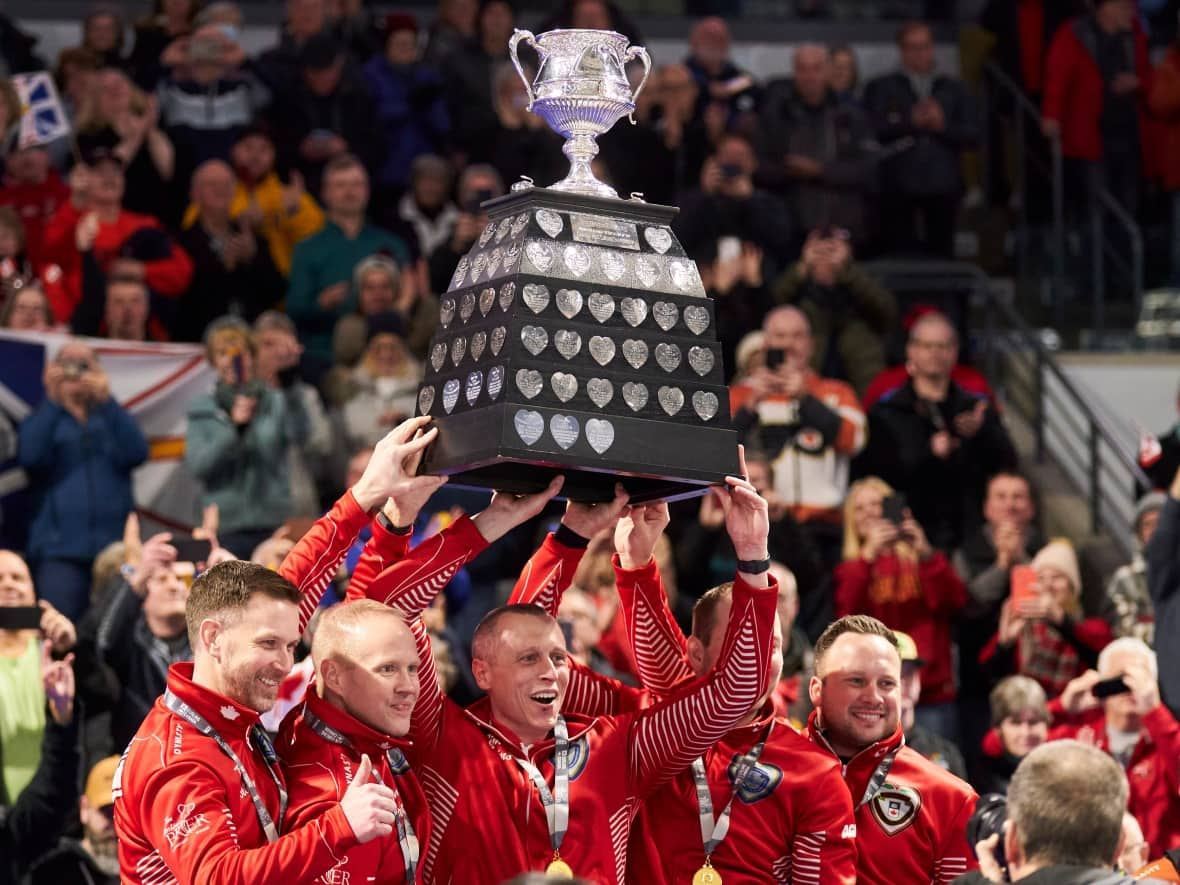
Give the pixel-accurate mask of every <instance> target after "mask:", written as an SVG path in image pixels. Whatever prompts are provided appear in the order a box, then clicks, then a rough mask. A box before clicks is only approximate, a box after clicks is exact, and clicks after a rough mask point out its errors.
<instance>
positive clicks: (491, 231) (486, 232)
mask: <svg viewBox="0 0 1180 885" xmlns="http://www.w3.org/2000/svg"><path fill="white" fill-rule="evenodd" d="M495 234H496V222H494V221H493V222H492V223H491V224H489V225H488V226H487V227H485V228H484V229H483V233H481V234H480V235H479V244H480V245H481V246H486V245H487V244H488V241H489V240H490V239H491V238H492V237H493V236H495Z"/></svg>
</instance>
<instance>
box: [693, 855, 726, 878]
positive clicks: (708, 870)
mask: <svg viewBox="0 0 1180 885" xmlns="http://www.w3.org/2000/svg"><path fill="white" fill-rule="evenodd" d="M692 885H721V874H720V873H719V872H717V871H716V870H715V869H713V864H712V863H710V862H709V860H708V859H707V858H706V859H705V865H704V866H703V867H701V868H700V869H699V870H697V871H696V872H695V873H693V874H692Z"/></svg>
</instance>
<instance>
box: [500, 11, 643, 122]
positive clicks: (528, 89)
mask: <svg viewBox="0 0 1180 885" xmlns="http://www.w3.org/2000/svg"><path fill="white" fill-rule="evenodd" d="M521 40H524V41H525V42H526V43H528V44H529V46H531V47H533V49H535V50H537V54H538V55H540V56H541V57H542V60H544V56H545V51H544V50H543V49H542V48H541V47H540V46H538V45H537V38H536V37H534V36H533V32H532V31H526V30H524V29H523V28H516V29H515V30H514V31H513V32H512V36H511V37H510V38H509V39H508V57H509V58H511V59H512V66H513V67H514V68H516V73H518V74H519V75H520V80H521V82H522V83H524V91H525V93H526V94H527V95H528V97H529V103H528V106H527V107H526V108H525V110H526V111H531V110H532V109H533V102H535V101H536V100H537V96H536V95H534V94H533V84H532V83H530V82H529V78H528V77H526V76H525V75H524V68H522V67H521V66H520V59H519V58H518V57H517V55H516V45H517V44H518V43H519V42H520V41H521ZM644 79H645V80H646V79H647V78H646V77H644Z"/></svg>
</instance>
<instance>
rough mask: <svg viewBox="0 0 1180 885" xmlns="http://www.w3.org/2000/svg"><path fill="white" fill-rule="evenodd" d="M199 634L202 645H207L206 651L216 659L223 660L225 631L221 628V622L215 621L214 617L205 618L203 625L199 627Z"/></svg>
mask: <svg viewBox="0 0 1180 885" xmlns="http://www.w3.org/2000/svg"><path fill="white" fill-rule="evenodd" d="M197 635H198V636H199V637H200V639H201V645H203V646H204V647H205V651H206V652H207V653H208V654H209V656H210V657H211V658H213V660H215V661H220V660H221V654H222V651H223V649H222V647H221V646H222V638H223V636H224V631H223V630H222V628H221V622H220V621H215V620H213V619H212V618H205V620H203V621H201V626H200V627H199V628H197Z"/></svg>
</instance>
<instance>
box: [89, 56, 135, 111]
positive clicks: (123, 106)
mask: <svg viewBox="0 0 1180 885" xmlns="http://www.w3.org/2000/svg"><path fill="white" fill-rule="evenodd" d="M92 82H93V88H94V89H95V90H97V93H96V94H97V95H98V110H99V113H100V114H102V116H103V117H105V118H106V119H107V120H108V121H111V120H114V119H116V118H118V117H119V116H120V115H121V114H123V113H124V112H125V111H126V110H127V108H128V107H130V105H131V81H130V80H128V79H127V75H126V74H124V73H123V72H122V71H117V70H115V69H114V68H105V69H104V70H101V71H99V72H98V73H97V74H95V76H94V80H93V81H92Z"/></svg>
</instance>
